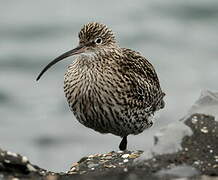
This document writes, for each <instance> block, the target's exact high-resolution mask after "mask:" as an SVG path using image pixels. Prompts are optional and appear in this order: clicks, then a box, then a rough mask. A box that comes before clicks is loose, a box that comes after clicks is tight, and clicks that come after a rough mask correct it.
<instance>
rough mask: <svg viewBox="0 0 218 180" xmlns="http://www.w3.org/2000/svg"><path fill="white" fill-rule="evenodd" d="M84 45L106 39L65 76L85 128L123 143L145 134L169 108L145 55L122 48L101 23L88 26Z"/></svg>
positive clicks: (84, 30) (70, 99)
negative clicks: (153, 118) (121, 139)
mask: <svg viewBox="0 0 218 180" xmlns="http://www.w3.org/2000/svg"><path fill="white" fill-rule="evenodd" d="M79 38H80V43H87V42H91V41H95V38H101V39H102V43H101V44H100V45H99V46H100V48H99V47H96V46H98V45H96V44H93V47H92V48H91V50H89V52H88V53H83V54H81V55H80V56H79V57H77V58H76V59H75V60H74V62H73V63H72V64H71V65H70V66H69V67H68V71H67V73H66V74H65V82H64V84H65V86H64V90H65V93H66V98H67V100H68V103H69V105H70V107H71V110H72V111H73V113H74V114H75V116H76V118H77V119H78V120H79V122H80V123H82V124H83V125H85V126H86V127H89V128H92V129H94V130H96V131H98V132H100V133H112V134H115V135H118V136H121V137H125V136H127V135H129V134H139V133H141V132H142V131H143V130H144V129H146V128H148V127H150V126H151V125H152V121H151V119H150V118H149V117H150V116H151V115H152V114H153V113H154V112H155V111H157V110H159V109H161V108H163V107H164V102H163V96H164V93H163V92H162V91H161V88H160V84H159V80H158V77H157V74H156V72H155V70H154V68H153V66H152V65H151V63H149V62H148V61H147V60H146V59H145V58H144V57H143V56H141V54H140V53H138V52H135V51H132V50H130V49H126V48H120V47H119V46H118V45H117V44H116V41H115V37H114V35H113V33H112V31H111V30H109V29H108V28H107V27H106V26H105V25H102V24H99V23H89V24H87V25H85V26H84V27H83V28H82V30H81V31H80V33H79Z"/></svg>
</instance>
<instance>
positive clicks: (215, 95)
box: [184, 90, 218, 121]
mask: <svg viewBox="0 0 218 180" xmlns="http://www.w3.org/2000/svg"><path fill="white" fill-rule="evenodd" d="M195 113H201V114H206V115H212V116H214V117H215V120H216V121H218V92H212V91H209V90H204V91H202V92H201V95H200V98H199V99H198V100H197V101H196V102H195V104H194V105H193V106H192V107H191V109H190V110H189V111H188V114H187V115H186V116H185V117H184V119H186V118H187V117H188V116H190V115H191V114H195Z"/></svg>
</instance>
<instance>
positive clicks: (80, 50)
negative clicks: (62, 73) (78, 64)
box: [36, 45, 86, 81]
mask: <svg viewBox="0 0 218 180" xmlns="http://www.w3.org/2000/svg"><path fill="white" fill-rule="evenodd" d="M85 50H86V46H85V45H83V46H78V47H76V48H75V49H72V50H70V51H68V52H66V53H64V54H62V55H60V56H59V57H57V58H55V59H54V60H53V61H51V62H50V63H49V64H48V65H47V66H45V68H44V69H43V70H42V71H41V72H40V74H39V75H38V77H37V78H36V81H38V80H39V79H40V78H41V76H42V75H43V74H44V73H45V72H46V71H47V70H48V69H49V68H50V67H51V66H53V65H54V64H56V63H57V62H59V61H61V60H63V59H65V58H67V57H69V56H73V55H76V54H80V53H83V52H85Z"/></svg>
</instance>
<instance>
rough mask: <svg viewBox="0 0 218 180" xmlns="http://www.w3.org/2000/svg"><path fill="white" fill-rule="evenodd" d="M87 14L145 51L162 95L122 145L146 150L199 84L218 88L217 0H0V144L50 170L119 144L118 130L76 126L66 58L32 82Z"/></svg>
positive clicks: (123, 42)
mask: <svg viewBox="0 0 218 180" xmlns="http://www.w3.org/2000/svg"><path fill="white" fill-rule="evenodd" d="M90 21H98V22H102V23H105V24H107V25H108V26H109V27H110V28H111V29H113V31H114V32H115V33H116V37H117V40H118V42H119V44H120V46H122V47H128V48H132V49H135V50H138V51H140V52H141V53H142V54H143V55H145V56H146V57H147V58H148V59H149V60H150V61H151V62H152V64H153V65H154V66H155V68H156V71H157V73H158V75H159V77H160V81H161V84H162V87H163V89H164V91H165V92H166V94H167V96H166V98H165V99H166V108H165V109H164V110H163V111H161V112H160V113H159V115H158V117H157V120H156V122H155V124H154V126H153V127H152V128H151V129H149V130H147V131H145V132H144V133H142V134H140V135H138V136H130V137H129V149H142V150H146V149H149V147H151V146H152V142H153V138H152V135H153V134H154V133H155V132H157V131H158V129H159V128H161V127H163V126H165V125H166V124H168V123H170V122H172V121H176V120H178V119H180V118H181V117H182V116H183V115H185V114H186V112H187V110H188V109H189V107H190V106H191V105H192V104H193V103H194V101H195V100H196V99H197V98H198V96H199V94H200V91H201V90H202V89H211V90H217V89H218V83H217V79H218V78H217V77H218V76H217V75H218V59H217V56H218V46H217V44H218V1H217V0H207V1H205V0H191V1H190V0H184V1H175V0H165V1H162V0H148V1H144V0H135V1H132V0H126V1H116V0H110V1H100V0H92V1H85V0H81V1H72V0H65V1H60V0H47V1H44V0H37V1H35V0H20V1H12V0H8V1H5V0H0V147H1V148H4V149H7V150H11V151H13V152H18V153H21V154H22V155H26V156H27V157H29V158H30V159H31V161H32V162H33V163H35V164H38V165H39V166H41V167H43V168H48V169H50V170H54V171H66V170H67V168H69V167H70V165H71V163H72V162H73V161H77V160H79V159H80V158H81V157H82V156H85V155H88V154H91V153H101V152H109V151H112V150H118V144H119V142H120V138H119V137H115V136H113V135H100V134H99V133H97V132H94V131H93V130H91V129H87V128H85V127H83V126H82V125H80V124H79V123H78V122H77V121H76V120H75V118H74V117H73V115H72V113H71V112H70V110H69V108H68V105H67V102H66V100H65V97H64V93H63V75H64V72H65V69H66V66H67V65H68V64H69V63H70V62H71V61H72V58H71V59H70V58H69V59H68V60H66V61H64V62H62V63H58V64H57V65H56V66H55V67H53V68H51V69H50V70H49V72H47V73H46V74H45V76H43V78H42V79H41V81H40V82H36V81H35V78H36V76H37V75H38V73H39V72H40V71H41V69H42V68H43V67H44V66H45V65H46V64H47V63H48V62H49V61H50V60H52V59H53V58H54V57H56V56H58V55H60V54H61V53H63V52H65V51H67V50H70V49H71V48H73V47H76V45H77V43H78V37H77V34H78V32H79V30H80V28H81V26H82V25H83V24H85V23H87V22H90Z"/></svg>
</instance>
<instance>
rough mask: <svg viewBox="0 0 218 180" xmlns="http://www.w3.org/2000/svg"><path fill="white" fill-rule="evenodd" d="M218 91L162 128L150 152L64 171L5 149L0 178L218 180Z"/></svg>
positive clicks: (87, 160) (117, 155)
mask: <svg viewBox="0 0 218 180" xmlns="http://www.w3.org/2000/svg"><path fill="white" fill-rule="evenodd" d="M217 95H218V94H213V93H211V92H206V93H204V95H203V96H201V97H200V99H199V100H198V101H197V102H198V104H195V105H194V106H193V107H192V110H193V111H192V112H193V114H192V113H191V111H190V112H189V114H188V115H187V116H185V117H184V118H183V119H181V120H180V121H176V122H175V123H172V124H169V125H167V126H166V127H164V128H163V129H162V130H160V132H158V133H157V134H156V135H155V136H154V146H153V147H152V148H151V149H150V150H149V153H148V152H143V151H118V152H114V151H112V152H109V153H105V154H93V155H89V156H87V157H83V158H82V159H81V160H80V161H78V162H76V163H73V164H72V167H71V168H69V171H67V172H65V173H54V172H49V171H47V170H44V169H41V168H39V167H38V166H35V165H33V164H31V163H30V162H29V160H28V159H27V158H26V157H24V156H21V155H19V154H16V153H11V152H9V151H4V150H2V149H0V180H3V179H13V180H18V179H48V180H56V179H63V180H67V179H81V180H86V179H89V180H92V179H99V180H100V179H108V180H109V179H110V180H113V179H114V180H116V179H117V180H118V179H126V180H139V179H145V180H146V179H149V180H158V179H161V180H162V179H190V180H191V179H192V180H195V179H196V180H197V179H204V180H206V179H211V180H213V179H214V180H215V179H218V121H217V119H218V118H217V113H216V111H218V109H217V107H218V100H217V99H218V96H217ZM205 102H206V103H205ZM202 103H203V104H202ZM213 108H215V109H213ZM205 109H206V110H205ZM202 111H203V112H204V113H202ZM208 112H209V113H208ZM210 113H211V114H212V115H207V114H210Z"/></svg>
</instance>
